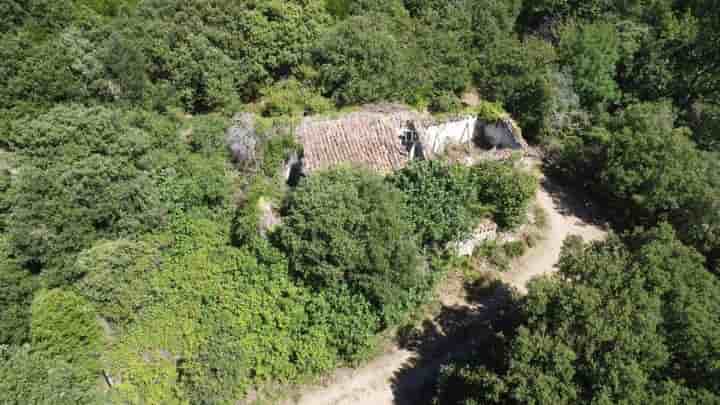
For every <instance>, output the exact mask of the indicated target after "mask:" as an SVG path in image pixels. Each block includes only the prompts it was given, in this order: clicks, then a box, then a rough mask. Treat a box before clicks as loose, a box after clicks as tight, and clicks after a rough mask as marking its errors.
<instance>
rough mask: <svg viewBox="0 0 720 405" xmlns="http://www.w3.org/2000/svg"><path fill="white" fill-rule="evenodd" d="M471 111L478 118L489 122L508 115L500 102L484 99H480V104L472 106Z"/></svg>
mask: <svg viewBox="0 0 720 405" xmlns="http://www.w3.org/2000/svg"><path fill="white" fill-rule="evenodd" d="M473 112H474V113H475V114H476V115H477V117H478V119H480V120H482V121H484V122H489V123H493V122H497V121H499V120H501V119H504V118H507V117H508V113H506V112H505V110H504V109H503V107H502V105H501V104H500V103H497V102H495V103H493V102H490V101H485V100H480V104H478V105H477V106H475V107H473Z"/></svg>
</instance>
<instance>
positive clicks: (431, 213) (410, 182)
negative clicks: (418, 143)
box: [388, 160, 486, 246]
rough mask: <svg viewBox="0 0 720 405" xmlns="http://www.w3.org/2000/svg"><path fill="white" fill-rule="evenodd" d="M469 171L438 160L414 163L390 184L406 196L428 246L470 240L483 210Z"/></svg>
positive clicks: (421, 237) (418, 230)
mask: <svg viewBox="0 0 720 405" xmlns="http://www.w3.org/2000/svg"><path fill="white" fill-rule="evenodd" d="M469 173H470V171H469V169H468V168H466V167H464V166H460V165H449V164H447V163H444V162H442V161H439V160H420V161H412V162H410V164H409V165H408V166H407V167H406V168H404V169H402V170H400V171H399V172H397V173H395V174H393V175H392V176H390V177H389V178H388V179H389V181H390V182H391V183H392V184H394V185H395V186H396V187H398V188H399V189H400V190H402V191H403V192H404V193H405V194H406V196H407V197H406V199H407V205H408V208H409V210H410V218H411V219H412V221H413V223H414V225H415V232H416V233H417V234H418V235H419V237H420V240H421V241H422V243H423V244H424V245H426V246H430V245H439V246H442V245H444V244H446V243H448V242H451V241H455V240H460V239H462V238H463V237H465V236H467V235H468V234H469V232H470V231H472V228H473V227H474V226H475V225H477V224H478V222H479V221H480V219H481V218H482V216H483V214H484V213H485V211H486V210H485V207H483V206H482V205H481V204H480V202H479V201H478V200H477V194H476V193H475V185H474V184H472V182H471V178H470V176H469Z"/></svg>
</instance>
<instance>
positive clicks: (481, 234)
mask: <svg viewBox="0 0 720 405" xmlns="http://www.w3.org/2000/svg"><path fill="white" fill-rule="evenodd" d="M497 229H498V226H497V224H496V223H495V222H493V221H491V220H489V219H485V220H483V221H482V222H480V224H479V225H478V226H477V227H476V228H475V230H474V231H473V233H472V234H471V235H470V237H468V238H467V239H465V240H461V241H458V242H453V243H451V245H450V247H451V249H454V250H455V253H457V255H458V256H472V254H473V252H474V251H475V248H476V247H478V246H479V245H480V244H481V243H483V242H485V241H489V240H495V239H496V238H497V235H498V233H497Z"/></svg>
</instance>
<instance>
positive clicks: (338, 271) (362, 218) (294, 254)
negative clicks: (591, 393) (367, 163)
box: [279, 168, 422, 325]
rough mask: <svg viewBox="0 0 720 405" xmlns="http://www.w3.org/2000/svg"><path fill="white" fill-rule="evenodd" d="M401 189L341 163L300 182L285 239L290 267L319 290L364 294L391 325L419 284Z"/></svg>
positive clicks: (283, 231)
mask: <svg viewBox="0 0 720 405" xmlns="http://www.w3.org/2000/svg"><path fill="white" fill-rule="evenodd" d="M406 211H407V210H406V206H405V201H404V196H403V194H402V193H401V192H400V191H398V190H397V189H395V188H394V187H392V186H391V185H389V184H387V183H386V182H384V181H383V178H382V177H380V176H378V175H375V174H372V173H370V172H367V171H365V170H352V169H348V168H339V169H334V170H330V171H326V172H321V173H318V174H315V175H313V176H311V177H308V178H305V179H303V180H302V181H301V183H300V185H299V186H298V187H297V189H296V190H295V191H294V192H293V193H292V194H291V195H290V197H289V199H288V202H287V216H286V218H285V222H284V225H283V227H282V229H281V230H280V235H279V242H280V246H281V248H282V249H283V250H284V251H285V252H287V255H288V259H289V262H290V269H291V271H292V272H293V273H294V274H296V275H297V276H298V277H299V278H300V279H301V280H303V281H304V282H306V283H307V284H308V285H310V286H312V287H313V288H315V289H317V290H334V289H338V288H339V289H344V288H347V290H348V291H350V292H351V293H353V294H360V295H362V296H364V297H365V298H366V299H367V301H368V302H370V304H371V305H372V306H373V308H374V310H375V311H376V313H377V314H379V315H380V316H381V317H382V319H383V321H384V323H385V324H386V325H388V324H392V323H394V322H395V321H396V320H397V319H399V318H400V317H401V316H402V314H403V310H404V308H406V307H407V306H408V303H409V302H411V301H412V299H413V293H414V290H413V288H414V287H415V286H417V285H419V283H420V282H421V279H422V274H421V273H420V271H419V267H418V247H417V245H416V243H415V238H414V236H413V232H412V225H411V223H410V222H409V218H408V216H407V213H406Z"/></svg>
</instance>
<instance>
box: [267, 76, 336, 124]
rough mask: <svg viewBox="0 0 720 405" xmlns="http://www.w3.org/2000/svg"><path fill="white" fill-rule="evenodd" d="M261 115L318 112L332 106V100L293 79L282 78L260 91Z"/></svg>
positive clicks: (327, 109) (275, 115)
mask: <svg viewBox="0 0 720 405" xmlns="http://www.w3.org/2000/svg"><path fill="white" fill-rule="evenodd" d="M262 94H263V97H262V98H261V99H260V103H261V112H262V115H264V116H266V117H277V116H283V115H300V116H302V115H307V114H320V113H323V112H326V111H329V110H331V109H332V108H333V105H332V102H331V101H330V100H328V99H326V98H325V97H323V96H321V95H320V94H317V93H316V92H314V91H313V89H309V88H307V87H305V86H304V85H303V84H301V83H300V82H298V81H297V80H295V79H288V80H283V81H279V82H277V83H275V84H274V85H273V86H272V87H269V88H267V89H265V90H263V91H262Z"/></svg>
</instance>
